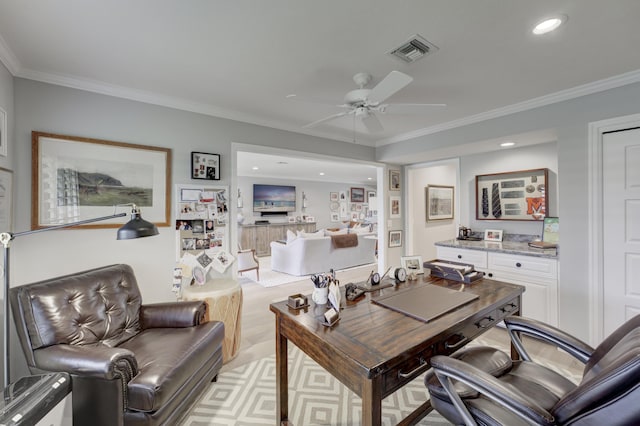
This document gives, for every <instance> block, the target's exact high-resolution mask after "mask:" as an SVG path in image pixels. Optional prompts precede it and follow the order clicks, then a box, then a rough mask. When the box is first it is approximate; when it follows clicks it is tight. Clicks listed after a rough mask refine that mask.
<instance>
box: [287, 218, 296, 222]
mask: <svg viewBox="0 0 640 426" xmlns="http://www.w3.org/2000/svg"><path fill="white" fill-rule="evenodd" d="M287 221H288V222H289V223H296V217H295V216H289V217H287Z"/></svg>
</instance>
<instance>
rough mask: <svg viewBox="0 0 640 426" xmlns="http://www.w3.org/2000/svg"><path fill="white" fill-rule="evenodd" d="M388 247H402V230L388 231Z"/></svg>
mask: <svg viewBox="0 0 640 426" xmlns="http://www.w3.org/2000/svg"><path fill="white" fill-rule="evenodd" d="M389 247H402V231H389Z"/></svg>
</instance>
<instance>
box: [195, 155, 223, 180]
mask: <svg viewBox="0 0 640 426" xmlns="http://www.w3.org/2000/svg"><path fill="white" fill-rule="evenodd" d="M191 179H206V180H220V155H219V154H207V153H206V152H192V153H191Z"/></svg>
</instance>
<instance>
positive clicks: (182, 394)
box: [10, 265, 224, 426]
mask: <svg viewBox="0 0 640 426" xmlns="http://www.w3.org/2000/svg"><path fill="white" fill-rule="evenodd" d="M10 298H11V305H12V311H13V316H14V319H15V322H16V325H17V327H16V328H17V331H18V335H19V337H20V341H21V344H22V349H23V351H24V353H25V356H26V359H27V364H28V366H29V369H30V371H31V372H32V373H34V374H38V373H43V372H50V371H63V372H67V373H69V374H70V375H71V383H72V400H73V422H74V424H76V425H86V424H90V425H92V426H95V425H103V424H104V425H125V424H126V425H143V424H144V425H158V424H176V423H178V422H179V420H180V419H181V418H182V417H183V416H184V415H185V414H186V413H187V412H188V410H189V408H190V407H191V406H192V405H193V403H194V402H195V401H196V400H197V399H198V398H199V397H200V396H201V395H202V392H203V391H204V389H206V387H207V386H208V384H209V383H210V382H211V381H213V380H214V379H215V377H216V376H217V374H218V372H219V370H220V367H221V366H222V341H223V338H224V325H223V323H222V322H208V323H203V320H204V316H205V312H206V304H205V303H204V302H199V301H195V302H175V303H160V304H153V305H143V304H142V300H141V295H140V291H139V289H138V285H137V282H136V278H135V276H134V274H133V270H132V269H131V267H130V266H128V265H111V266H106V267H102V268H97V269H92V270H88V271H84V272H79V273H76V274H72V275H67V276H63V277H58V278H53V279H49V280H46V281H41V282H38V283H34V284H29V285H25V286H21V287H15V288H12V289H11V291H10Z"/></svg>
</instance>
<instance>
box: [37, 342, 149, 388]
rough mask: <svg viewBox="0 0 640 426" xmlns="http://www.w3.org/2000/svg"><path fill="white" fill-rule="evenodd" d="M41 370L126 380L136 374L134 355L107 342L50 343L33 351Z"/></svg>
mask: <svg viewBox="0 0 640 426" xmlns="http://www.w3.org/2000/svg"><path fill="white" fill-rule="evenodd" d="M33 355H34V359H35V362H36V366H37V367H38V368H39V369H41V370H47V371H63V372H66V373H69V374H73V375H77V376H83V377H93V378H98V379H106V380H113V379H120V380H123V381H124V383H127V382H129V380H131V378H132V377H133V376H135V375H136V374H138V362H137V361H136V357H135V355H134V354H133V352H131V351H130V350H128V349H122V348H110V347H108V346H79V345H53V346H48V347H46V348H41V349H36V350H35V351H33Z"/></svg>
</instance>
